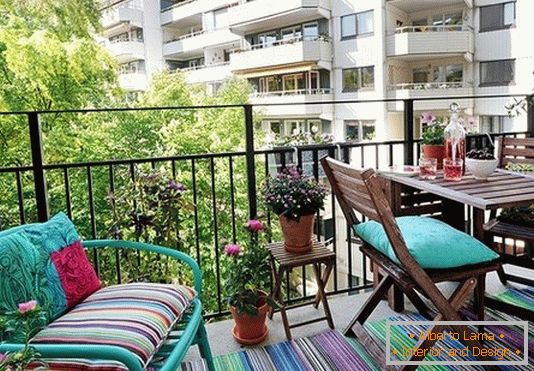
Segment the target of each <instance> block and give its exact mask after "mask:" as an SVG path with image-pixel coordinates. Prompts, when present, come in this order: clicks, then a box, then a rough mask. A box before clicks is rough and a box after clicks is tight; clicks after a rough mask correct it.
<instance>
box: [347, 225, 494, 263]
mask: <svg viewBox="0 0 534 371" xmlns="http://www.w3.org/2000/svg"><path fill="white" fill-rule="evenodd" d="M396 221H397V225H398V226H399V229H400V231H401V235H402V237H403V238H404V240H405V241H406V246H407V248H408V251H409V252H410V254H411V255H412V256H413V258H414V259H415V260H416V261H417V263H418V264H419V265H420V266H421V267H422V268H424V269H447V268H457V267H462V266H467V265H476V264H480V263H485V262H490V261H493V260H496V259H498V258H499V255H498V254H497V253H495V252H494V251H493V250H492V249H490V248H489V247H487V246H486V245H484V244H483V243H482V242H480V241H478V240H477V239H475V238H474V237H471V236H469V235H468V234H466V233H463V232H460V231H459V230H457V229H455V228H453V227H451V226H449V225H448V224H446V223H444V222H442V221H440V220H437V219H433V218H426V217H419V216H404V217H399V218H396ZM354 230H355V232H356V234H357V235H358V236H360V238H361V239H362V240H364V241H365V242H367V243H368V244H369V245H370V246H372V247H374V248H375V249H377V250H378V251H380V252H381V253H382V254H384V255H385V256H387V257H388V258H390V259H391V260H392V261H393V262H395V263H396V264H400V263H399V260H398V259H397V256H396V255H395V251H394V249H393V247H392V246H391V243H390V241H389V238H388V237H387V235H386V232H385V231H384V228H383V227H382V225H381V224H380V223H377V222H375V221H369V222H366V223H360V224H357V225H355V226H354Z"/></svg>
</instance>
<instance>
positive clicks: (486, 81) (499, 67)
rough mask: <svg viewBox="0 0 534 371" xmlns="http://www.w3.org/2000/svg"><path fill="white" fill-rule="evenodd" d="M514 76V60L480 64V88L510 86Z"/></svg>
mask: <svg viewBox="0 0 534 371" xmlns="http://www.w3.org/2000/svg"><path fill="white" fill-rule="evenodd" d="M514 76H515V60H514V59H503V60H499V61H489V62H480V86H496V85H510V84H511V83H513V82H514Z"/></svg>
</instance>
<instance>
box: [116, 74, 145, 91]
mask: <svg viewBox="0 0 534 371" xmlns="http://www.w3.org/2000/svg"><path fill="white" fill-rule="evenodd" d="M119 84H120V86H121V87H122V88H123V89H124V90H128V91H144V90H146V89H147V88H148V81H147V75H146V73H144V72H137V73H124V74H120V75H119Z"/></svg>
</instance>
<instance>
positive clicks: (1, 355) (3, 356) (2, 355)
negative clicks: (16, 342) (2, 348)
mask: <svg viewBox="0 0 534 371" xmlns="http://www.w3.org/2000/svg"><path fill="white" fill-rule="evenodd" d="M6 358H7V357H6V355H5V354H4V353H0V362H4V361H5V360H6Z"/></svg>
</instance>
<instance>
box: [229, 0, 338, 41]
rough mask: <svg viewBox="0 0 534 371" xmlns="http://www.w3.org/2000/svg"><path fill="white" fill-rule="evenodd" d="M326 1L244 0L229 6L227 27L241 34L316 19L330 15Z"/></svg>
mask: <svg viewBox="0 0 534 371" xmlns="http://www.w3.org/2000/svg"><path fill="white" fill-rule="evenodd" d="M330 10H331V5H330V1H328V0H284V1H272V0H255V1H243V0H241V2H240V4H239V5H238V6H236V7H233V8H231V9H230V14H229V15H230V16H229V19H230V28H231V29H232V31H234V32H235V33H238V34H241V35H244V34H246V33H250V32H252V31H263V30H268V29H272V28H276V27H277V26H285V25H290V24H296V23H301V22H307V21H312V20H315V19H318V18H330Z"/></svg>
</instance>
